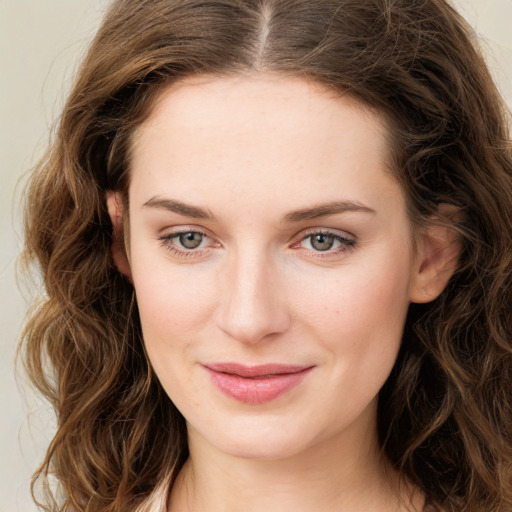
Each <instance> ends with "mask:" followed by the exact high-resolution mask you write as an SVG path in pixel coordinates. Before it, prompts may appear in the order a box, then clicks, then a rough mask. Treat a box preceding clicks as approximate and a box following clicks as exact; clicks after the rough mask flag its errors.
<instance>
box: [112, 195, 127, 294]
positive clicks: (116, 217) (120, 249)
mask: <svg viewBox="0 0 512 512" xmlns="http://www.w3.org/2000/svg"><path fill="white" fill-rule="evenodd" d="M107 208H108V214H109V215H110V220H111V222H112V229H113V232H112V247H111V249H110V250H111V253H112V258H113V260H114V263H115V265H116V267H117V269H118V270H119V272H121V274H123V275H124V276H125V277H126V278H127V279H128V281H130V283H131V284H133V280H132V271H131V269H130V261H129V259H128V254H127V251H126V247H125V237H124V229H123V204H122V200H121V194H120V193H119V192H113V191H112V190H109V191H107Z"/></svg>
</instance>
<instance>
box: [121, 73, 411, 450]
mask: <svg viewBox="0 0 512 512" xmlns="http://www.w3.org/2000/svg"><path fill="white" fill-rule="evenodd" d="M387 155H388V147H387V144H386V137H385V128H384V126H383V123H382V121H381V119H380V118H379V116H378V115H376V114H375V113H372V112H370V111H369V110H367V109H365V108H363V107H362V106H361V105H360V104H359V103H358V102H357V101H355V100H354V99H351V98H350V97H348V96H344V97H339V96H335V95H334V94H333V93H332V92H328V91H327V90H325V89H324V88H323V87H322V86H320V85H318V84H313V83H310V82H306V81H303V80H300V79H293V78H283V77H275V76H259V77H232V78H215V77H207V76H204V77H196V78H194V79H189V80H187V81H184V82H181V83H180V84H178V85H176V84H175V85H173V86H171V87H170V88H169V89H167V90H166V91H164V92H163V93H162V95H161V97H160V98H159V100H158V102H157V103H156V105H155V107H154V110H153V111H152V114H151V115H150V117H149V118H148V119H147V120H146V121H145V122H144V123H143V124H142V125H141V126H140V127H139V129H138V130H137V132H136V134H135V137H134V145H133V153H132V157H133V159H132V164H133V165H132V181H131V185H130V190H129V204H130V210H129V228H128V229H129V262H130V269H131V276H132V279H133V283H134V287H135V290H136V296H137V303H138V307H139V311H140V318H141V323H142V329H143V335H144V340H145V343H146V346H147V352H148V355H149V358H150V360H151V362H152V365H153V367H154V370H155V372H156V374H157V376H158V378H159V380H160V382H161V383H162V385H163V387H164V388H165V390H166V392H167V393H168V395H169V397H170V398H171V399H172V401H173V402H174V403H175V405H176V406H177V407H178V409H179V410H180V411H181V413H182V414H183V416H184V417H185V419H186V421H187V425H188V428H189V433H190V436H191V438H192V439H193V438H194V436H195V437H197V438H201V439H202V440H203V441H204V442H205V443H208V444H209V445H211V446H212V447H215V449H218V450H221V451H223V452H225V453H229V454H232V455H238V456H243V457H258V458H265V457H266V458H276V457H286V456H291V455H293V454H296V453H299V452H301V451H304V450H307V449H309V448H312V447H314V446H315V445H318V444H320V443H328V442H329V441H331V440H332V441H334V440H337V439H342V438H343V436H346V435H347V433H348V432H358V433H363V432H365V433H366V434H365V435H368V433H369V432H370V433H371V435H372V436H373V435H374V434H375V418H376V416H375V411H376V396H377V394H378V392H379V389H380V388H381V386H382V385H383V383H384V381H385V380H386V378H387V376H388V375H389V372H390V371H391V368H392V366H393V364H394V361H395V359H396V356H397V352H398V349H399V345H400V341H401V336H402V330H403V325H404V321H405V316H406V312H407V309H408V305H409V301H410V296H411V287H412V286H413V282H414V277H415V273H416V268H417V266H418V265H417V259H416V257H415V255H414V251H413V250H412V249H411V247H412V241H411V238H412V236H411V227H410V223H409V220H408V218H407V215H406V208H405V201H404V197H403V193H402V191H401V188H400V186H399V185H398V183H397V182H396V181H395V179H394V178H393V177H392V175H391V174H390V172H389V170H388V169H387V167H386V162H387ZM361 435H363V434H361Z"/></svg>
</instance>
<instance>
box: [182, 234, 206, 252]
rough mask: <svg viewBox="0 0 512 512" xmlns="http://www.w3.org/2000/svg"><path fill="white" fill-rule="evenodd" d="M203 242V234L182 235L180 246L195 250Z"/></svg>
mask: <svg viewBox="0 0 512 512" xmlns="http://www.w3.org/2000/svg"><path fill="white" fill-rule="evenodd" d="M202 240H203V235H201V233H194V232H190V233H183V234H181V235H180V244H181V245H182V246H183V247H185V248H187V249H195V248H196V247H198V246H199V245H200V244H201V242H202Z"/></svg>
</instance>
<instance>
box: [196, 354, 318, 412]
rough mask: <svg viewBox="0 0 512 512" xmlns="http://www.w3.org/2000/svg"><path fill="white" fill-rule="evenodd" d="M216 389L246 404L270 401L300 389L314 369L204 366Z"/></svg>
mask: <svg viewBox="0 0 512 512" xmlns="http://www.w3.org/2000/svg"><path fill="white" fill-rule="evenodd" d="M203 367H204V368H205V370H206V371H207V372H208V374H209V376H210V379H211V381H212V383H213V384H214V386H216V388H217V389H218V390H219V391H221V392H222V393H223V394H224V395H226V396H228V397H229V398H232V399H235V400H237V401H239V402H243V403H246V404H261V403H264V402H270V401H271V400H274V399H276V398H277V397H279V396H281V395H283V394H285V393H287V392H288V391H290V390H292V389H293V388H295V387H296V386H298V385H299V384H300V383H301V382H302V381H303V380H304V379H305V378H306V376H307V375H308V374H309V373H310V371H311V370H312V369H313V368H314V367H313V366H300V365H283V364H264V365H257V366H246V365H242V364H238V363H208V364H205V365H203Z"/></svg>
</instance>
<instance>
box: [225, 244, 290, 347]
mask: <svg viewBox="0 0 512 512" xmlns="http://www.w3.org/2000/svg"><path fill="white" fill-rule="evenodd" d="M269 260H270V258H269V257H268V256H267V255H264V254H260V255H258V254H256V253H254V252H252V253H250V254H247V252H246V253H245V254H244V255H242V254H240V255H238V257H233V258H232V261H230V262H229V264H227V266H226V268H225V272H224V273H223V274H222V278H221V280H222V283H220V286H219V289H220V294H219V296H220V300H219V303H218V308H217V311H216V322H217V325H218V327H219V328H220V329H221V330H222V331H224V332H225V333H227V334H228V335H229V336H230V337H232V338H234V339H236V340H238V341H239V342H241V343H245V344H256V343H259V342H262V341H263V340H269V339H271V338H273V337H275V335H277V334H279V333H283V332H285V331H286V330H287V329H288V327H289V323H290V316H289V313H288V311H287V307H286V303H285V299H286V297H285V292H284V289H283V287H282V286H280V283H281V282H282V275H281V276H280V275H279V269H278V268H276V267H277V266H276V265H275V264H272V262H271V261H269Z"/></svg>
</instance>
